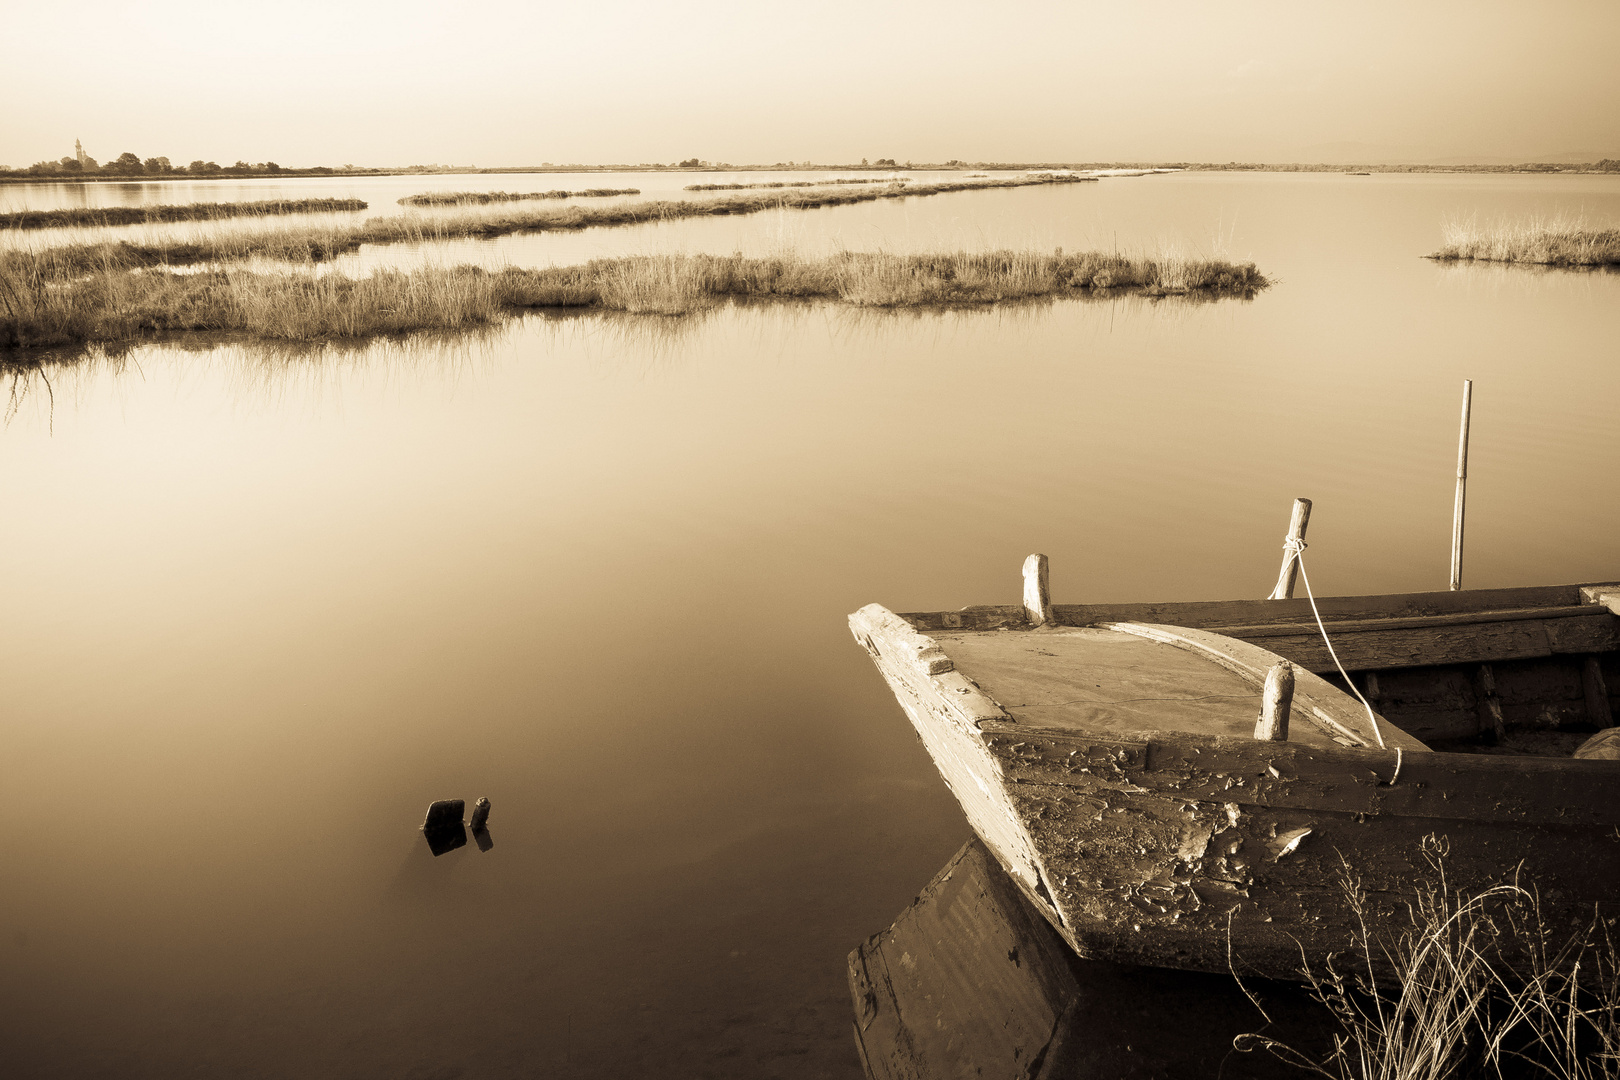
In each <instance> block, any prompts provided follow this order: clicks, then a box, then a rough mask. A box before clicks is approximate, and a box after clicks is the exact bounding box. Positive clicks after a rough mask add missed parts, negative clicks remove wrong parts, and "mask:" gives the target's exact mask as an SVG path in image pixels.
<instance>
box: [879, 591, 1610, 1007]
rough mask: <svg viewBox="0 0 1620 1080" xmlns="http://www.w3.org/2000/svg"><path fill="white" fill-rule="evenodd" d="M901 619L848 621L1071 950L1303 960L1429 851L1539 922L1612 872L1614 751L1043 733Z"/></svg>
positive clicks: (1341, 943)
mask: <svg viewBox="0 0 1620 1080" xmlns="http://www.w3.org/2000/svg"><path fill="white" fill-rule="evenodd" d="M879 612H880V613H881V615H879V614H878V613H879ZM897 619H898V617H897V616H893V615H890V614H889V613H887V612H882V609H877V612H874V611H873V610H872V609H863V612H858V613H857V614H856V615H855V616H852V619H851V626H852V629H853V630H854V631H855V634H856V637H857V639H858V640H860V641H861V643H862V644H863V645H864V646H865V647H866V648H867V649H868V651H869V652H870V653H871V654H872V656H873V659H874V660H875V662H876V663H877V666H878V669H879V670H880V671H881V672H882V674H883V676H884V678H885V680H886V681H887V682H888V684H889V686H890V688H891V690H893V692H894V694H895V697H896V699H897V700H898V701H899V702H900V704H901V705H902V707H903V708H904V709H905V711H906V713H907V715H908V716H909V717H910V719H911V722H912V724H913V726H914V727H915V728H916V730H917V733H918V735H919V736H920V737H921V739H922V741H923V743H924V745H925V746H926V747H927V748H928V751H929V753H930V755H931V756H932V757H933V759H934V761H935V764H936V765H937V766H938V767H939V770H940V773H941V775H942V776H943V777H944V778H945V780H946V783H947V784H948V785H949V786H950V787H951V789H952V791H953V792H954V793H955V794H956V796H957V798H958V801H959V802H960V803H961V804H962V808H963V810H964V812H965V813H966V815H967V818H968V821H969V822H970V824H971V825H972V826H973V828H974V830H975V831H976V832H977V833H978V835H979V836H980V838H981V839H983V841H984V842H985V845H986V846H987V847H988V848H989V849H990V850H991V851H992V852H993V853H994V854H995V855H996V857H997V859H998V860H999V861H1000V862H1001V864H1002V865H1003V866H1004V867H1005V868H1006V869H1007V870H1008V871H1009V874H1010V875H1011V877H1012V879H1013V880H1014V881H1015V882H1016V883H1017V884H1018V886H1019V887H1020V889H1022V891H1023V892H1024V893H1025V895H1026V896H1027V897H1028V898H1029V899H1030V901H1031V902H1032V903H1033V904H1034V906H1035V908H1036V909H1037V910H1038V911H1040V912H1041V913H1042V915H1044V916H1045V917H1046V919H1047V920H1048V922H1050V923H1051V925H1052V926H1053V928H1054V929H1056V930H1057V932H1058V933H1059V934H1061V935H1062V936H1063V938H1064V939H1065V940H1066V941H1067V942H1068V943H1069V945H1070V946H1071V947H1072V948H1074V950H1075V951H1076V952H1077V953H1079V954H1080V955H1081V956H1086V957H1099V958H1106V959H1110V960H1114V961H1119V962H1124V963H1132V964H1148V965H1156V966H1166V967H1177V968H1188V969H1195V970H1205V971H1225V970H1227V969H1228V968H1229V967H1233V966H1235V967H1236V968H1237V969H1238V970H1239V971H1242V972H1253V973H1256V974H1260V975H1264V976H1268V977H1273V978H1284V979H1286V978H1298V977H1299V974H1300V970H1301V967H1302V965H1312V966H1314V965H1319V964H1321V963H1323V962H1325V961H1326V960H1327V959H1328V958H1330V957H1331V956H1333V955H1335V954H1351V953H1352V951H1353V950H1354V949H1355V948H1356V946H1357V944H1358V942H1361V941H1363V940H1365V938H1366V932H1367V931H1368V930H1369V929H1371V930H1374V931H1380V930H1382V929H1385V928H1388V927H1391V926H1395V925H1404V924H1405V923H1406V921H1407V919H1408V918H1409V910H1410V907H1411V905H1413V904H1415V903H1416V902H1417V901H1418V899H1419V896H1420V894H1421V893H1422V891H1423V890H1424V889H1425V888H1432V887H1436V886H1438V885H1439V880H1438V876H1437V870H1436V864H1439V865H1442V866H1443V867H1444V871H1445V875H1446V883H1447V885H1448V886H1450V887H1451V888H1453V889H1461V890H1477V889H1481V888H1484V887H1487V886H1489V885H1494V884H1498V883H1502V882H1511V881H1514V880H1520V881H1523V882H1524V883H1526V884H1527V885H1532V886H1533V887H1534V888H1535V890H1536V892H1537V893H1538V895H1539V901H1540V917H1541V920H1542V922H1543V924H1544V925H1545V926H1546V927H1547V928H1548V929H1549V930H1551V931H1552V932H1553V933H1554V935H1561V934H1565V933H1574V932H1576V931H1578V930H1579V929H1580V928H1581V927H1583V926H1586V925H1588V924H1589V923H1590V921H1591V919H1592V917H1593V914H1594V907H1595V906H1596V905H1600V904H1604V903H1607V902H1612V901H1613V899H1614V897H1615V894H1616V891H1617V888H1620V885H1617V883H1620V768H1617V767H1616V766H1615V764H1614V763H1612V762H1603V761H1579V760H1570V759H1554V758H1526V757H1516V756H1513V757H1509V756H1502V757H1493V756H1488V755H1474V754H1454V753H1435V752H1429V751H1412V750H1405V751H1395V750H1389V751H1386V750H1375V749H1362V748H1347V747H1338V746H1331V747H1318V746H1301V745H1298V744H1295V743H1288V742H1262V741H1257V740H1253V739H1242V738H1231V737H1225V736H1208V735H1194V734H1189V733H1186V732H1181V731H1139V732H1135V733H1133V734H1131V735H1129V736H1128V737H1123V736H1121V735H1120V734H1119V733H1117V732H1108V733H1104V734H1100V735H1098V734H1091V733H1087V732H1077V731H1074V730H1048V729H1043V728H1041V727H1039V726H1036V725H1032V724H1029V723H1021V722H1015V721H1014V720H1013V718H1012V717H1011V716H1009V715H1008V714H1007V713H1006V712H1005V711H1003V710H1002V709H1001V708H1000V707H999V705H998V704H997V703H996V702H995V701H994V700H992V699H990V698H989V697H988V696H987V695H985V694H983V692H982V691H980V690H979V688H978V685H977V684H976V683H974V681H973V680H972V678H970V677H969V676H968V674H966V673H964V672H961V671H957V670H955V669H954V666H952V665H951V663H950V661H949V658H948V657H943V656H942V655H937V653H938V650H937V649H932V650H931V648H930V646H931V639H928V638H927V637H925V636H924V635H921V634H916V633H915V632H914V631H912V632H911V633H910V634H909V636H908V633H907V631H908V630H910V628H909V627H905V628H903V629H902V628H897V627H896V624H895V622H894V621H893V620H897ZM1008 632H1011V633H1016V632H1017V631H1008ZM1507 944H1508V946H1509V949H1510V951H1511V948H1512V945H1513V943H1512V942H1508V943H1507Z"/></svg>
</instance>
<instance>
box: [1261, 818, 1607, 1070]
mask: <svg viewBox="0 0 1620 1080" xmlns="http://www.w3.org/2000/svg"><path fill="white" fill-rule="evenodd" d="M1446 852H1447V845H1446V842H1445V841H1444V840H1443V839H1438V838H1436V837H1434V836H1432V835H1431V836H1429V837H1427V838H1425V840H1424V855H1425V857H1426V858H1427V859H1428V861H1429V864H1430V866H1431V868H1432V870H1433V872H1434V877H1433V880H1432V881H1431V883H1429V884H1427V885H1425V886H1422V887H1420V888H1419V889H1418V891H1417V897H1416V900H1415V901H1414V902H1413V903H1412V904H1411V906H1410V910H1409V919H1408V921H1407V923H1406V925H1405V926H1402V927H1399V928H1398V929H1390V928H1389V926H1388V924H1387V923H1386V922H1385V921H1384V920H1381V919H1378V918H1375V917H1373V916H1372V915H1371V913H1370V911H1369V909H1368V901H1367V894H1366V892H1365V890H1364V889H1363V888H1362V886H1361V884H1360V882H1359V881H1357V880H1356V879H1354V878H1353V877H1352V876H1351V875H1350V874H1349V872H1348V869H1346V872H1345V877H1344V889H1345V892H1346V895H1347V897H1348V899H1349V902H1350V905H1351V910H1352V911H1353V912H1354V913H1355V915H1356V916H1357V919H1358V922H1359V927H1360V930H1359V933H1358V940H1357V947H1356V949H1355V950H1353V954H1352V955H1350V956H1348V957H1345V958H1342V959H1340V960H1330V961H1329V962H1328V963H1327V964H1326V965H1325V966H1324V967H1323V968H1322V969H1312V968H1310V967H1309V966H1308V965H1304V966H1302V973H1303V975H1304V977H1305V978H1306V980H1307V985H1308V988H1309V990H1310V992H1311V994H1312V996H1313V997H1315V999H1316V1000H1317V1002H1319V1003H1320V1004H1321V1005H1322V1006H1324V1007H1325V1008H1326V1009H1327V1010H1328V1011H1329V1012H1331V1014H1332V1015H1333V1018H1334V1019H1335V1020H1336V1021H1337V1024H1338V1027H1339V1033H1338V1034H1337V1035H1336V1036H1334V1038H1333V1047H1332V1050H1331V1051H1330V1052H1329V1053H1328V1054H1327V1056H1326V1057H1315V1056H1311V1055H1309V1054H1306V1053H1304V1052H1302V1051H1300V1050H1298V1049H1296V1048H1294V1047H1291V1046H1288V1045H1285V1044H1283V1043H1281V1042H1278V1041H1277V1040H1275V1039H1271V1038H1268V1037H1266V1036H1264V1035H1259V1034H1252V1035H1243V1036H1239V1037H1238V1038H1237V1039H1235V1040H1234V1041H1233V1046H1234V1047H1235V1048H1236V1049H1238V1050H1244V1051H1250V1050H1257V1049H1263V1050H1267V1051H1270V1052H1271V1053H1272V1054H1274V1055H1275V1056H1276V1057H1278V1058H1279V1059H1281V1060H1283V1061H1285V1062H1287V1063H1289V1064H1291V1065H1294V1066H1296V1067H1298V1068H1300V1069H1302V1070H1304V1071H1306V1072H1309V1073H1313V1074H1315V1075H1318V1076H1323V1077H1328V1078H1330V1080H1447V1078H1449V1077H1454V1076H1486V1075H1492V1076H1496V1077H1501V1076H1502V1075H1503V1067H1504V1065H1513V1066H1518V1067H1519V1068H1520V1069H1521V1070H1523V1071H1524V1072H1526V1073H1527V1074H1529V1075H1540V1076H1546V1077H1549V1078H1555V1080H1620V968H1617V962H1616V952H1615V948H1614V942H1613V940H1612V937H1611V936H1610V933H1609V930H1608V927H1609V925H1610V923H1612V919H1611V920H1609V921H1608V922H1605V921H1604V920H1603V919H1601V918H1600V919H1596V920H1594V922H1593V924H1592V925H1591V926H1590V927H1588V928H1587V929H1586V930H1585V931H1584V932H1582V933H1579V934H1577V935H1576V936H1574V937H1573V938H1569V939H1568V940H1566V941H1563V942H1562V943H1560V944H1559V945H1558V947H1556V948H1554V947H1550V944H1549V943H1550V942H1551V939H1552V933H1551V931H1549V930H1548V929H1547V928H1546V927H1545V926H1544V924H1543V923H1542V921H1541V919H1540V915H1539V911H1538V909H1537V905H1536V897H1535V894H1534V892H1533V891H1531V890H1530V889H1527V888H1524V887H1522V886H1521V885H1519V884H1517V883H1509V884H1501V885H1496V886H1492V887H1488V888H1483V889H1479V890H1477V891H1472V892H1467V893H1464V892H1462V891H1459V890H1456V889H1453V888H1451V887H1450V886H1449V884H1448V882H1447V881H1446V876H1445V863H1444V860H1445V855H1446ZM1583 965H1584V966H1585V967H1586V969H1587V971H1588V973H1589V974H1588V976H1587V977H1586V978H1585V979H1584V981H1583V979H1582V975H1581V971H1582V968H1583ZM1593 976H1595V977H1593ZM1255 1004H1256V1006H1257V1007H1258V1006H1259V1002H1258V1001H1256V1002H1255ZM1261 1012H1262V1014H1264V1009H1263V1008H1262V1009H1261Z"/></svg>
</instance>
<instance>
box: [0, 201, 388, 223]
mask: <svg viewBox="0 0 1620 1080" xmlns="http://www.w3.org/2000/svg"><path fill="white" fill-rule="evenodd" d="M366 205H367V204H366V202H365V200H364V199H268V200H265V201H262V202H227V203H166V204H164V205H162V206H76V207H73V208H72V209H69V210H17V211H14V212H12V213H9V214H0V229H60V228H70V227H73V226H81V227H95V226H98V225H152V224H156V223H158V222H163V221H218V220H221V219H224V218H241V217H269V216H271V215H280V214H324V213H331V212H335V211H343V210H364V209H365V208H366Z"/></svg>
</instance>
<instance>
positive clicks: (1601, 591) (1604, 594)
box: [1581, 581, 1620, 615]
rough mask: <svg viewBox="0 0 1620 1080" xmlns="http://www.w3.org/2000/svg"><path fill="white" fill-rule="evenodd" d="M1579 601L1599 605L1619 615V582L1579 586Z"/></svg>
mask: <svg viewBox="0 0 1620 1080" xmlns="http://www.w3.org/2000/svg"><path fill="white" fill-rule="evenodd" d="M1581 599H1582V600H1584V601H1585V602H1586V603H1588V604H1599V605H1601V606H1603V607H1606V608H1608V609H1609V610H1610V611H1611V612H1613V613H1614V614H1616V615H1620V582H1614V581H1606V582H1601V583H1599V584H1595V585H1582V586H1581Z"/></svg>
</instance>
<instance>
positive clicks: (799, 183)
mask: <svg viewBox="0 0 1620 1080" xmlns="http://www.w3.org/2000/svg"><path fill="white" fill-rule="evenodd" d="M979 175H981V176H983V175H984V174H983V173H980V174H979ZM910 182H911V177H909V176H893V177H881V176H880V177H855V176H840V177H835V178H834V179H832V180H772V181H770V182H769V183H760V184H687V185H686V187H685V188H684V189H683V190H686V191H747V190H750V189H753V188H807V187H825V186H827V185H829V184H907V183H910Z"/></svg>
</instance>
